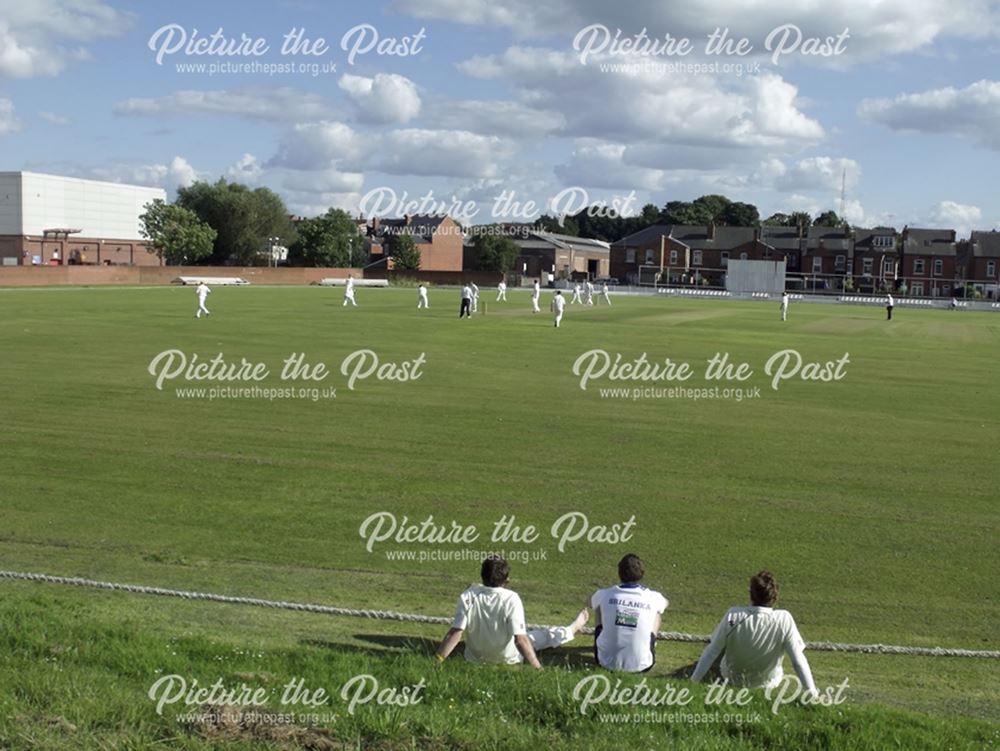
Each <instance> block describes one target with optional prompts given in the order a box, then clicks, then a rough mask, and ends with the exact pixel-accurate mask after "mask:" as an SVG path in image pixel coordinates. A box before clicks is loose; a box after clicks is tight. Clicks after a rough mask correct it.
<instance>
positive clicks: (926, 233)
mask: <svg viewBox="0 0 1000 751" xmlns="http://www.w3.org/2000/svg"><path fill="white" fill-rule="evenodd" d="M901 239H902V243H901V246H902V259H901V260H902V269H901V272H900V276H902V277H903V278H904V279H905V280H906V283H907V287H908V290H907V293H908V294H910V295H913V296H915V297H923V296H924V295H927V296H930V297H950V296H951V295H952V292H953V290H954V287H955V280H956V278H957V274H956V261H957V256H958V247H957V245H956V242H955V230H953V229H914V228H910V227H904V228H903V233H902V236H901Z"/></svg>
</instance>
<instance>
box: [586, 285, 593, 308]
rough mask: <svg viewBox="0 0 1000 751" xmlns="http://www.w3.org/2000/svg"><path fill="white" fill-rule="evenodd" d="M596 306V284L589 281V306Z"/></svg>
mask: <svg viewBox="0 0 1000 751" xmlns="http://www.w3.org/2000/svg"><path fill="white" fill-rule="evenodd" d="M593 304H594V283H593V282H591V281H590V280H589V279H588V280H587V305H593Z"/></svg>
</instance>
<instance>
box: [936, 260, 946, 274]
mask: <svg viewBox="0 0 1000 751" xmlns="http://www.w3.org/2000/svg"><path fill="white" fill-rule="evenodd" d="M943 273H944V261H942V260H941V259H940V258H935V259H934V276H941V274H943Z"/></svg>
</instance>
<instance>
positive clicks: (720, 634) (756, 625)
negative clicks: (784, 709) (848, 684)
mask: <svg viewBox="0 0 1000 751" xmlns="http://www.w3.org/2000/svg"><path fill="white" fill-rule="evenodd" d="M777 599H778V584H777V582H775V581H774V577H773V576H772V575H771V573H770V572H769V571H761V572H760V573H759V574H757V575H756V576H753V577H751V579H750V602H751V605H750V607H745V608H741V607H735V608H730V609H729V612H727V613H726V615H725V616H724V617H723V618H722V620H721V621H719V625H718V626H716V627H715V631H714V632H713V633H712V640H711V641H710V642H709V644H708V646H707V647H705V651H704V652H703V653H702V655H701V659H699V660H698V664H697V666H696V667H695V669H694V673H692V675H691V680H693V681H695V682H698V681H701V680H702V679H703V678H704V677H705V676H706V675H707V674H708V671H709V670H710V669H711V667H712V665H713V664H714V663H715V661H716V660H717V659H718V658H719V656H720V655H721V656H722V662H721V663H720V665H719V672H720V673H721V674H722V677H723V678H725V679H726V680H728V681H729V682H730V683H731V684H733V685H735V686H746V687H748V688H771V687H774V686H777V685H778V684H779V683H780V682H781V679H782V677H783V676H784V673H783V672H782V669H781V662H782V658H783V657H784V655H786V654H787V655H788V657H789V658H790V659H791V661H792V667H793V668H795V673H796V675H798V677H799V680H800V681H801V682H802V686H803V687H804V689H805V690H806V691H807V692H808V693H810V694H812V695H813V696H815V695H816V684H814V683H813V677H812V671H810V670H809V661H808V660H806V656H805V654H804V652H803V650H804V649H805V643H804V642H803V641H802V637H801V636H799V629H798V628H797V627H796V625H795V619H794V618H792V614H791V613H789V612H788V611H787V610H775V609H774V603H775V602H776V601H777Z"/></svg>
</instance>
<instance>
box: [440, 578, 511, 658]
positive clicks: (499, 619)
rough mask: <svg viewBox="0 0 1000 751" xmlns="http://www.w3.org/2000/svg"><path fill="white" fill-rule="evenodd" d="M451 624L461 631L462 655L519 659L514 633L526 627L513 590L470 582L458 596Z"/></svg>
mask: <svg viewBox="0 0 1000 751" xmlns="http://www.w3.org/2000/svg"><path fill="white" fill-rule="evenodd" d="M451 625H452V628H460V629H462V630H463V631H464V632H465V659H467V660H469V661H471V662H491V663H499V664H504V663H506V664H515V663H519V662H521V660H522V658H521V653H520V652H518V651H517V647H516V646H515V645H514V637H515V636H519V635H523V634H526V633H527V631H526V630H525V627H524V605H522V604H521V598H520V596H519V595H518V594H517V592H514V591H513V590H510V589H507V588H506V587H487V586H485V585H483V584H473V585H472V586H470V587H469V588H468V589H467V590H465V591H464V592H462V594H461V596H460V597H459V598H458V607H457V608H456V609H455V619H454V620H453V621H452V623H451Z"/></svg>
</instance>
